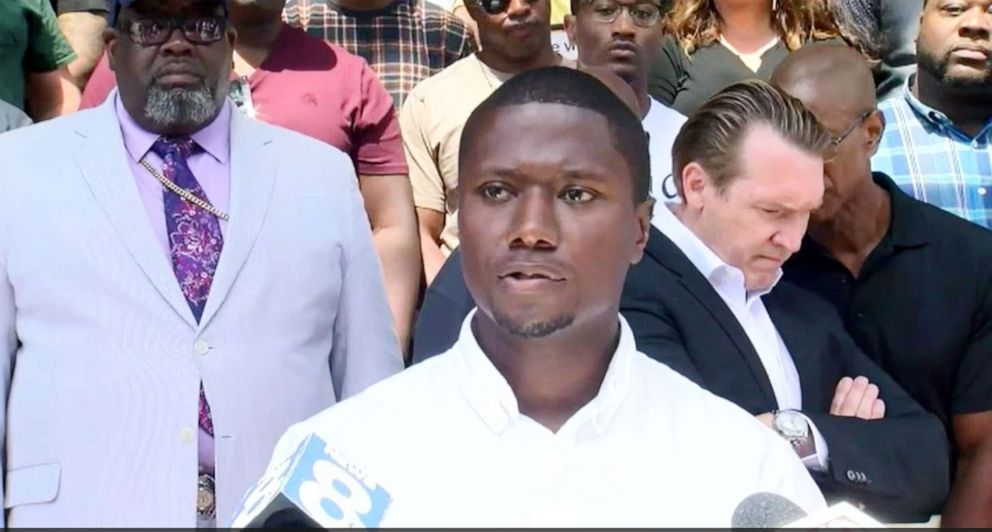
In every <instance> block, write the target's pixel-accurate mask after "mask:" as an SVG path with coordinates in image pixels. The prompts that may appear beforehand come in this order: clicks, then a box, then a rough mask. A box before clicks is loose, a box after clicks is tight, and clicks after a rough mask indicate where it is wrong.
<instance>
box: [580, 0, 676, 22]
mask: <svg viewBox="0 0 992 532" xmlns="http://www.w3.org/2000/svg"><path fill="white" fill-rule="evenodd" d="M588 9H589V10H590V13H591V14H592V18H593V20H595V21H596V22H600V23H602V24H612V23H614V22H616V20H617V19H618V18H620V13H622V12H623V11H626V12H627V14H629V15H630V20H632V21H633V22H634V24H635V25H637V26H640V27H642V28H650V27H651V26H654V25H655V24H657V23H658V21H659V20H660V19H661V9H660V8H659V7H658V6H657V5H655V4H652V3H650V2H640V3H637V4H633V5H623V4H619V3H617V2H613V1H611V0H595V1H593V2H591V3H590V4H589V6H588Z"/></svg>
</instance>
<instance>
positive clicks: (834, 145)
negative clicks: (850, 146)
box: [826, 109, 875, 161]
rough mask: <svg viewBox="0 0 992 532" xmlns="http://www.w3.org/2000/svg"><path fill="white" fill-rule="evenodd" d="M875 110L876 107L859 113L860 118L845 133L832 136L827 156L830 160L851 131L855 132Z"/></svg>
mask: <svg viewBox="0 0 992 532" xmlns="http://www.w3.org/2000/svg"><path fill="white" fill-rule="evenodd" d="M874 112H875V110H874V109H869V110H867V111H865V112H863V113H861V115H859V116H858V118H857V119H856V120H855V121H854V122H852V123H851V125H850V126H848V127H847V129H846V130H844V132H843V133H841V134H840V135H838V136H836V137H830V144H829V145H828V146H827V157H826V159H827V160H828V161H829V160H831V159H833V158H834V157H836V156H837V152H838V151H839V150H840V145H841V144H843V143H844V141H845V140H847V137H849V136H850V135H851V133H854V130H855V129H857V127H858V126H860V125H861V123H862V122H864V121H865V118H868V117H869V116H871V114H872V113H874Z"/></svg>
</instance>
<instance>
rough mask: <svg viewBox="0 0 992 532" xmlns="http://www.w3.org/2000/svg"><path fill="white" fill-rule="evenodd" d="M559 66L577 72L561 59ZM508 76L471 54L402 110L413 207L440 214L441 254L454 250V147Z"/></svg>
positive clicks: (419, 88) (430, 80)
mask: <svg viewBox="0 0 992 532" xmlns="http://www.w3.org/2000/svg"><path fill="white" fill-rule="evenodd" d="M562 66H568V67H572V68H574V67H575V64H574V62H571V61H568V60H563V61H562ZM510 77H512V74H508V73H506V72H500V71H498V70H494V69H492V68H489V67H488V66H486V65H485V64H484V63H483V62H482V61H479V59H478V58H477V57H476V55H475V54H472V55H470V56H468V57H466V58H464V59H461V60H459V61H457V62H455V63H454V64H453V65H451V66H450V67H448V68H446V69H444V70H443V71H441V72H440V73H438V74H437V75H435V76H433V77H430V78H428V79H425V80H424V81H422V82H421V83H420V84H418V85H417V86H416V87H415V88H414V89H413V91H411V92H410V94H409V95H408V96H407V99H406V101H405V102H404V103H403V107H402V108H401V109H400V133H401V134H402V136H403V148H404V151H405V153H406V161H407V164H408V165H409V167H410V183H411V185H412V186H413V203H414V205H415V206H416V207H417V208H418V209H430V210H433V211H437V212H441V213H444V215H445V219H444V229H443V230H442V232H441V244H442V245H441V251H443V252H444V254H445V256H447V255H448V254H449V253H451V251H452V250H453V249H455V248H456V247H458V197H457V195H456V193H455V191H456V189H457V187H458V147H459V145H460V143H461V135H462V128H463V127H464V126H465V122H466V121H467V120H468V117H469V115H470V114H472V111H474V110H475V108H476V106H478V105H479V104H480V103H482V101H483V100H485V99H486V98H488V97H489V95H490V94H492V93H493V92H494V91H495V90H496V89H497V88H498V87H499V86H500V85H502V84H503V82H504V81H506V80H507V79H510Z"/></svg>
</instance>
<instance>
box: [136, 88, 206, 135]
mask: <svg viewBox="0 0 992 532" xmlns="http://www.w3.org/2000/svg"><path fill="white" fill-rule="evenodd" d="M221 101H222V100H221V99H220V98H218V97H217V94H216V93H215V92H211V90H210V88H209V87H207V86H206V84H204V85H202V86H200V87H197V88H195V89H183V88H178V89H164V88H162V87H161V86H159V85H158V84H156V83H152V84H151V85H150V86H149V87H148V99H147V101H146V102H145V118H147V119H148V120H149V121H150V122H151V123H153V124H155V125H156V126H158V127H159V128H162V129H172V128H175V127H177V126H179V127H185V128H198V127H202V126H205V125H206V124H207V123H208V122H209V121H210V120H211V119H212V118H213V117H214V115H216V114H217V109H218V107H219V106H220V102H221Z"/></svg>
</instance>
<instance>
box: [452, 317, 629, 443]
mask: <svg viewBox="0 0 992 532" xmlns="http://www.w3.org/2000/svg"><path fill="white" fill-rule="evenodd" d="M476 312H477V309H476V310H472V312H470V313H469V315H468V316H467V317H466V318H465V321H463V322H462V328H461V333H460V334H459V337H458V341H457V342H456V343H455V346H454V348H453V354H455V356H457V358H458V360H457V361H456V367H457V368H458V369H457V370H456V372H455V378H456V379H458V386H459V388H460V389H461V391H462V394H463V395H464V397H465V398H466V400H467V401H468V403H469V405H471V407H472V409H473V410H475V412H476V414H478V416H479V418H480V419H482V421H483V422H484V423H485V424H486V425H487V426H488V427H489V428H490V429H491V430H492V431H493V432H495V433H496V434H502V433H503V432H504V431H506V430H507V429H508V428H510V427H511V425H512V424H514V423H516V422H517V421H518V420H519V419H520V418H521V416H522V414H521V413H520V406H519V404H518V403H517V397H516V395H514V393H513V389H512V388H510V384H509V383H508V382H507V381H506V379H505V378H504V377H503V374H501V373H500V372H499V370H498V369H496V366H494V365H493V363H492V361H491V360H489V357H488V356H486V354H485V353H484V352H483V351H482V347H480V346H479V343H478V341H477V340H476V338H475V333H473V332H472V319H473V318H474V317H475V314H476ZM617 318H618V320H619V324H620V341H619V342H618V343H617V348H616V351H614V353H613V359H612V360H611V361H610V366H609V368H608V369H607V370H606V375H605V377H604V378H603V383H602V385H600V388H599V393H598V394H596V397H594V398H593V399H592V400H591V401H590V402H589V403H587V404H586V405H585V406H583V407H582V408H581V409H579V411H578V412H576V413H575V415H573V416H572V417H571V418H570V419H569V420H568V421H567V422H566V423H565V425H563V426H562V429H561V430H560V431H559V432H558V434H559V435H560V434H564V433H565V432H567V431H569V430H571V428H575V427H576V425H580V426H581V425H583V424H586V423H590V422H591V423H592V426H593V428H594V430H595V431H596V432H597V433H598V434H603V433H604V432H605V431H606V429H607V426H608V425H609V422H610V420H611V419H612V418H613V416H614V414H615V413H616V411H617V409H618V408H619V407H620V404H621V403H622V402H623V400H624V398H625V397H626V396H627V393H628V391H629V389H630V386H631V384H632V378H633V377H634V376H633V375H632V372H631V365H632V362H633V359H634V356H635V353H636V352H637V347H636V346H635V343H634V334H633V332H631V330H630V327H629V326H628V325H627V322H626V321H625V320H624V319H623V317H621V316H618V317H617Z"/></svg>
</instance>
